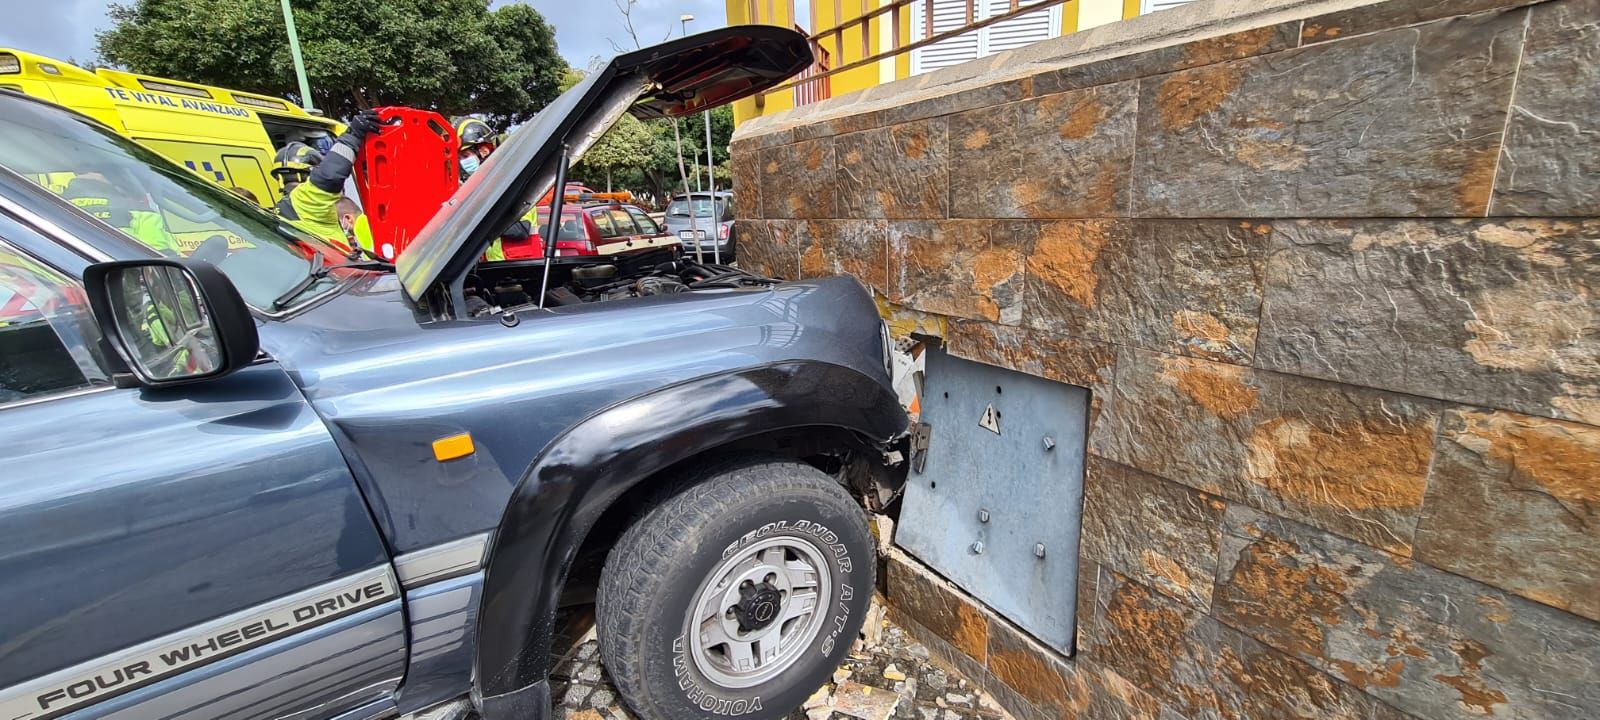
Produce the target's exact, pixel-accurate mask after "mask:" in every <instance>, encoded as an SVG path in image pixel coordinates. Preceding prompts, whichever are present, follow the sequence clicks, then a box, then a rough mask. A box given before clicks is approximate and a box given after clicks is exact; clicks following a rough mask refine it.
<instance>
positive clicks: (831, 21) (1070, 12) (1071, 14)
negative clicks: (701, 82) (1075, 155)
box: [726, 0, 1139, 125]
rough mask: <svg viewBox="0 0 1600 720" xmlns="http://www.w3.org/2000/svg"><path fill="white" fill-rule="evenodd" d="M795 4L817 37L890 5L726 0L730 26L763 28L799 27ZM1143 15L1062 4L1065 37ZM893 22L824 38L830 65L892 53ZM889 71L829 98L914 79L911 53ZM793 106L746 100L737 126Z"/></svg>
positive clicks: (1100, 2) (1129, 3) (903, 24)
mask: <svg viewBox="0 0 1600 720" xmlns="http://www.w3.org/2000/svg"><path fill="white" fill-rule="evenodd" d="M794 2H808V3H810V4H811V27H809V28H805V30H806V31H808V32H811V33H813V34H814V33H816V32H817V31H818V30H826V29H828V28H832V27H836V26H838V25H840V24H843V23H846V22H849V21H851V20H853V19H856V18H859V17H861V16H863V15H865V14H866V13H868V12H871V11H872V10H874V9H876V8H878V7H882V6H883V5H885V4H887V3H888V2H890V0H726V3H727V10H728V24H729V25H740V24H746V23H759V24H768V25H781V26H784V27H794V12H793V5H792V3H794ZM752 10H753V12H752ZM914 10H915V6H907V7H903V8H901V9H900V10H899V11H897V12H895V13H893V15H894V17H895V22H897V23H898V24H899V25H900V47H905V46H906V45H908V44H910V43H912V42H914V41H916V40H917V39H918V38H914V37H912V35H911V27H912V21H911V14H912V12H913V11H914ZM1138 15H1139V0H1065V2H1063V3H1061V33H1062V34H1063V35H1065V34H1068V33H1073V32H1077V31H1078V30H1081V29H1086V28H1090V27H1095V26H1098V25H1103V24H1106V23H1108V22H1115V21H1116V20H1120V19H1127V18H1132V17H1137V16H1138ZM889 17H890V16H889V15H888V14H885V15H879V16H877V17H875V18H873V19H871V20H869V21H868V22H867V23H866V26H867V27H865V28H863V27H862V26H860V25H857V26H854V27H850V28H847V29H846V30H845V31H844V32H843V33H841V37H837V38H836V37H835V36H832V35H830V36H827V37H824V38H822V39H820V40H819V43H820V44H821V46H822V48H823V49H824V50H826V51H827V53H828V55H829V66H830V67H836V68H837V67H842V66H844V65H849V64H850V63H853V62H858V61H860V60H862V59H863V58H867V57H871V56H873V55H876V54H878V53H880V52H884V51H886V50H888V49H890V47H891V45H892V43H893V34H892V30H888V31H886V30H885V28H884V23H886V22H888V21H889ZM863 32H865V33H866V36H867V37H866V45H865V48H863V45H862V33H863ZM863 49H865V53H863ZM885 67H888V66H887V65H886V64H885V62H884V61H880V62H875V63H869V64H867V65H863V66H861V67H858V68H853V69H850V70H846V71H844V72H842V73H839V74H837V75H832V76H830V77H829V82H830V85H831V87H830V96H831V97H838V96H840V95H847V94H849V93H852V92H856V91H859V90H865V89H867V88H869V87H872V86H874V85H878V84H881V83H882V82H884V81H885V80H889V79H896V80H898V79H902V78H907V77H910V76H911V53H909V52H904V53H900V54H899V55H896V56H895V57H894V58H893V60H892V67H893V70H892V75H893V77H892V78H889V77H888V75H890V74H891V73H890V72H885ZM792 107H794V93H793V91H791V90H784V91H781V92H776V93H772V94H769V95H766V96H763V97H758V98H746V99H744V100H740V101H738V102H736V103H734V106H733V121H734V124H735V125H737V124H739V123H742V122H744V121H745V120H749V119H750V118H754V117H760V116H761V115H765V114H768V113H774V112H778V111H781V110H786V109H788V108H792Z"/></svg>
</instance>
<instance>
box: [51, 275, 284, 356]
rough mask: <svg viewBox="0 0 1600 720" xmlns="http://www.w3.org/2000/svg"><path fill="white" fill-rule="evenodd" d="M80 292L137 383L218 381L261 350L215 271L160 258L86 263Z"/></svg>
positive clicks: (245, 310) (233, 291) (251, 321)
mask: <svg viewBox="0 0 1600 720" xmlns="http://www.w3.org/2000/svg"><path fill="white" fill-rule="evenodd" d="M83 283H84V291H85V292H86V293H87V294H88V296H89V307H90V309H91V310H93V311H94V317H95V322H97V323H98V324H99V326H100V334H101V337H104V338H105V339H106V341H107V343H108V344H110V345H111V348H112V350H114V351H115V352H116V354H117V356H118V357H120V358H121V359H122V361H123V362H124V363H126V365H127V369H128V370H131V371H132V373H133V375H134V376H135V377H136V378H137V379H138V382H139V384H140V385H144V386H146V387H161V386H166V385H179V384H183V383H189V382H195V381H199V380H206V379H208V378H217V377H222V376H224V375H227V374H229V373H231V372H233V371H235V370H238V369H239V368H242V367H245V366H246V365H249V364H250V363H252V362H254V361H255V358H256V354H257V353H258V352H259V351H260V349H261V340H260V337H259V336H258V335H257V334H256V323H255V318H253V317H252V316H251V315H250V308H249V306H247V305H245V302H244V298H242V297H240V296H239V290H238V289H237V288H235V287H234V286H233V281H231V280H229V279H228V276H227V275H224V274H223V273H222V271H221V270H219V269H217V266H215V265H212V264H211V263H208V262H202V261H199V260H190V259H181V258H162V259H159V260H156V259H152V260H133V261H124V262H107V263H98V264H95V265H90V266H89V267H88V268H85V269H84V271H83Z"/></svg>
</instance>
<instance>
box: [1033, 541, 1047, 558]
mask: <svg viewBox="0 0 1600 720" xmlns="http://www.w3.org/2000/svg"><path fill="white" fill-rule="evenodd" d="M1033 556H1034V557H1036V558H1043V557H1044V543H1034V545H1033Z"/></svg>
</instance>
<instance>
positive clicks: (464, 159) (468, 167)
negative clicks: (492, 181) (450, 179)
mask: <svg viewBox="0 0 1600 720" xmlns="http://www.w3.org/2000/svg"><path fill="white" fill-rule="evenodd" d="M477 171H478V156H477V154H475V153H474V154H468V155H462V156H461V172H464V173H466V174H468V175H471V174H473V173H475V172H477Z"/></svg>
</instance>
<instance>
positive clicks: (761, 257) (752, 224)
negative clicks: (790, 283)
mask: <svg viewBox="0 0 1600 720" xmlns="http://www.w3.org/2000/svg"><path fill="white" fill-rule="evenodd" d="M771 225H772V224H771V222H770V221H767V220H756V219H750V218H739V219H738V220H736V221H734V225H733V227H734V232H735V233H736V234H737V235H738V236H739V265H740V266H741V267H743V268H745V269H747V270H750V271H751V272H755V273H758V274H761V275H765V276H767V277H778V278H781V277H795V272H794V271H795V270H796V269H797V268H796V267H790V268H788V271H787V272H785V268H783V267H782V262H781V261H780V260H779V259H778V258H779V256H780V254H779V251H778V248H777V247H776V246H775V245H774V244H773V238H772V227H771Z"/></svg>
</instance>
